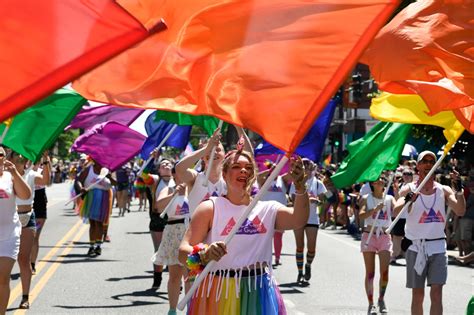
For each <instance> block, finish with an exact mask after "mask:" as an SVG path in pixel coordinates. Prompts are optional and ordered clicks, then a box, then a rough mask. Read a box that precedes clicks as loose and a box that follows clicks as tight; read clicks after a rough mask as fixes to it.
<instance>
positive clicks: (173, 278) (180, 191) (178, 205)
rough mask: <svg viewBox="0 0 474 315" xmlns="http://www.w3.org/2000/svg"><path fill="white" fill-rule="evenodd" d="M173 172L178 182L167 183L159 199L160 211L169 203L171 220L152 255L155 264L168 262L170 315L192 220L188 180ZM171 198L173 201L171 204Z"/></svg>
mask: <svg viewBox="0 0 474 315" xmlns="http://www.w3.org/2000/svg"><path fill="white" fill-rule="evenodd" d="M172 173H173V176H174V180H175V182H176V184H177V185H176V186H175V187H174V188H172V187H165V188H164V189H163V190H162V191H161V192H160V194H159V196H158V200H157V202H156V208H157V209H158V212H159V213H162V212H163V210H165V208H167V207H168V208H169V209H170V210H169V211H168V212H167V215H168V221H167V224H166V226H165V229H164V231H163V238H162V241H161V244H160V248H159V249H158V251H157V252H156V253H155V255H154V256H153V259H152V260H153V263H154V264H157V265H161V266H163V265H167V266H168V270H169V279H168V300H169V304H170V309H169V311H168V315H174V314H176V305H177V304H178V298H179V293H180V287H181V278H183V277H184V276H185V275H186V274H187V271H186V268H185V267H184V266H183V265H181V264H180V262H179V260H178V250H179V245H180V244H181V241H182V240H183V236H184V232H185V231H186V228H187V226H188V225H189V220H190V213H189V201H188V198H187V187H186V184H184V183H183V182H182V181H181V180H180V178H179V176H176V172H175V169H174V168H173V171H172ZM170 202H171V204H169V203H170Z"/></svg>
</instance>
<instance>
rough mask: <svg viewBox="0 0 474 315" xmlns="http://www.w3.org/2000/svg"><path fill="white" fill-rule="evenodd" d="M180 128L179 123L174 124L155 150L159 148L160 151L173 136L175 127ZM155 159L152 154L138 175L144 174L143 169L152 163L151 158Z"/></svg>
mask: <svg viewBox="0 0 474 315" xmlns="http://www.w3.org/2000/svg"><path fill="white" fill-rule="evenodd" d="M176 128H178V125H176V124H175V125H174V126H173V127H172V128H171V129H170V131H168V133H167V134H166V136H165V137H164V138H163V140H161V143H160V144H159V145H158V146H157V147H156V148H155V149H154V150H157V151H159V150H160V149H161V147H162V146H163V145H164V144H165V142H166V141H167V140H168V138H169V137H171V135H172V134H173V132H174V131H175V129H176ZM152 159H153V156H152V155H151V154H150V157H149V158H148V159H147V160H146V161H145V162H144V163H143V165H142V167H140V170H139V171H138V173H137V176H140V175H142V173H143V170H145V167H147V166H148V164H150V162H151V160H152Z"/></svg>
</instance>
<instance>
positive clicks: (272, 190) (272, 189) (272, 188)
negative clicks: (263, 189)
mask: <svg viewBox="0 0 474 315" xmlns="http://www.w3.org/2000/svg"><path fill="white" fill-rule="evenodd" d="M268 191H270V192H283V190H281V187H278V186H277V185H275V184H273V185H272V187H270V188H269V189H268Z"/></svg>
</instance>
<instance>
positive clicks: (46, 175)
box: [10, 151, 51, 309]
mask: <svg viewBox="0 0 474 315" xmlns="http://www.w3.org/2000/svg"><path fill="white" fill-rule="evenodd" d="M42 159H43V162H44V168H43V173H42V174H41V173H38V172H36V171H34V170H33V167H32V165H31V164H30V162H29V161H28V159H26V158H25V157H24V156H22V155H21V154H18V153H17V152H15V151H12V152H11V154H10V161H11V162H12V163H13V164H14V165H15V167H16V169H17V170H18V173H19V174H20V175H21V176H22V177H23V179H24V180H25V182H26V183H27V184H28V186H29V187H30V189H31V195H30V197H29V198H22V197H18V198H16V206H17V211H18V216H19V218H20V222H21V225H22V230H21V237H20V252H19V254H18V265H19V266H20V278H21V287H22V291H23V296H22V299H21V302H20V306H19V308H20V309H29V308H30V303H29V292H30V285H31V276H32V274H33V270H32V266H31V253H32V249H33V244H34V240H35V235H36V219H35V212H34V211H33V201H34V198H35V185H44V186H47V185H49V183H50V178H51V176H50V174H51V165H50V164H51V163H50V159H49V156H48V153H47V152H45V153H44V154H43V157H42Z"/></svg>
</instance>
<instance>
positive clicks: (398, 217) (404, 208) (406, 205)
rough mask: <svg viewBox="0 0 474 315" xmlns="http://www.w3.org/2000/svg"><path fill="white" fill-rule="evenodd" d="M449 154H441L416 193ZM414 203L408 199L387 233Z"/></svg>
mask: <svg viewBox="0 0 474 315" xmlns="http://www.w3.org/2000/svg"><path fill="white" fill-rule="evenodd" d="M446 155H447V152H443V155H441V157H440V158H439V159H438V161H436V163H435V165H433V167H432V168H431V170H430V171H429V173H428V175H426V176H425V178H423V181H422V182H421V184H420V185H419V186H418V187H416V189H415V191H414V192H413V193H414V194H417V193H419V192H420V191H421V189H422V188H423V187H424V186H425V184H426V183H427V182H428V180H429V179H430V177H431V176H432V175H433V174H434V172H435V171H436V169H437V168H438V167H439V166H440V165H441V162H442V161H443V160H444V158H445V157H446ZM411 204H412V201H411V200H410V201H408V202H407V203H405V205H404V206H403V208H402V210H400V213H398V215H397V217H396V218H395V219H394V220H393V222H392V224H390V226H389V227H388V229H387V230H386V231H385V233H387V234H390V232H391V231H392V230H393V228H394V226H395V224H397V222H398V220H400V218H401V217H402V215H403V214H404V213H405V212H406V211H407V210H408V207H409V206H410V205H411Z"/></svg>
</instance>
